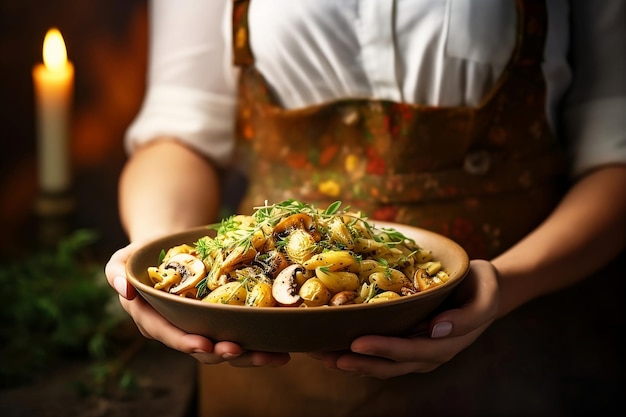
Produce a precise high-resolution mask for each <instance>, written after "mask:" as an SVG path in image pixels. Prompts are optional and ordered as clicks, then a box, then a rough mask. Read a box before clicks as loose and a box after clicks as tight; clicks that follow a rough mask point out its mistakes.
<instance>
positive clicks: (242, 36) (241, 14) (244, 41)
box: [232, 0, 254, 66]
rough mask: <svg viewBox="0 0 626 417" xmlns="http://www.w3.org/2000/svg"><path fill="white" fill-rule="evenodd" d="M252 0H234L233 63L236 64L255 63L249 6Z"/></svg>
mask: <svg viewBox="0 0 626 417" xmlns="http://www.w3.org/2000/svg"><path fill="white" fill-rule="evenodd" d="M249 7H250V0H234V2H233V14H232V16H233V21H232V30H233V34H232V36H233V63H234V64H235V65H236V66H247V65H252V64H253V63H254V56H253V55H252V49H250V30H249V29H248V8H249Z"/></svg>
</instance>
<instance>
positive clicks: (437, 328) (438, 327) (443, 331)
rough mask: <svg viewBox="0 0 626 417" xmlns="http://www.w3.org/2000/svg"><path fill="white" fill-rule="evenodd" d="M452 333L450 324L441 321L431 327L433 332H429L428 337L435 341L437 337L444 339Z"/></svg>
mask: <svg viewBox="0 0 626 417" xmlns="http://www.w3.org/2000/svg"><path fill="white" fill-rule="evenodd" d="M450 333H452V323H450V322H449V321H442V322H441V323H437V324H435V325H434V326H433V330H432V331H431V332H430V337H432V338H433V339H437V338H439V337H446V336H447V335H449V334H450Z"/></svg>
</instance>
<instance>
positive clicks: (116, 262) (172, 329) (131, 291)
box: [105, 242, 289, 367]
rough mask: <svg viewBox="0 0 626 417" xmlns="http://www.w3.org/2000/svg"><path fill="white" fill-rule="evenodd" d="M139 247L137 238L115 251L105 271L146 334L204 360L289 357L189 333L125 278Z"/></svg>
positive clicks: (278, 361) (251, 362)
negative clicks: (128, 264) (127, 262)
mask: <svg viewBox="0 0 626 417" xmlns="http://www.w3.org/2000/svg"><path fill="white" fill-rule="evenodd" d="M138 247H139V244H138V243H137V242H134V243H131V244H129V245H128V246H126V247H124V248H122V249H119V250H118V251H116V252H115V253H114V254H113V255H112V256H111V259H110V260H109V261H108V262H107V264H106V266H105V274H106V277H107V280H108V282H109V285H111V287H113V288H114V289H115V290H116V291H117V292H118V294H119V299H120V304H121V305H122V308H123V309H124V310H125V311H126V312H127V313H128V314H129V315H130V316H131V318H132V319H133V320H134V322H135V324H136V325H137V328H138V329H139V331H140V332H141V334H142V335H143V336H145V337H146V338H149V339H154V340H158V341H160V342H162V343H163V344H165V345H167V346H168V347H170V348H172V349H175V350H178V351H181V352H184V353H187V354H190V355H191V356H193V357H194V358H196V359H197V360H198V361H199V362H201V363H204V364H218V363H221V362H224V361H229V362H230V363H231V365H233V366H238V367H250V366H265V365H274V366H279V365H284V364H285V363H287V362H288V361H289V355H288V354H271V353H264V352H246V351H244V350H243V349H242V348H241V346H239V345H238V344H236V343H232V342H217V343H213V342H212V341H211V340H209V339H207V338H206V337H204V336H200V335H195V334H189V333H186V332H184V331H183V330H181V329H179V328H178V327H176V326H174V325H173V324H172V323H170V322H169V321H168V320H167V319H165V318H164V317H163V316H161V315H160V314H159V313H158V312H157V311H156V310H155V309H154V308H152V306H151V305H150V304H148V303H147V302H146V301H145V300H144V299H143V298H142V297H141V296H140V295H139V294H138V293H137V291H136V290H135V288H134V287H133V286H132V285H131V284H130V283H129V282H128V280H127V279H126V261H127V260H128V258H129V257H130V255H131V254H132V253H133V252H134V251H135V250H136V249H137V248H138Z"/></svg>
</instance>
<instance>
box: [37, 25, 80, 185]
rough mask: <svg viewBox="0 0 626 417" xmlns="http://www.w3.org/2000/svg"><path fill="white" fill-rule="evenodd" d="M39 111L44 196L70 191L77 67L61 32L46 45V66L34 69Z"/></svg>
mask: <svg viewBox="0 0 626 417" xmlns="http://www.w3.org/2000/svg"><path fill="white" fill-rule="evenodd" d="M33 82H34V86H35V100H36V110H37V149H38V155H37V156H38V160H37V165H38V169H39V172H38V175H39V187H40V190H41V192H43V193H49V194H57V193H63V192H66V191H68V190H69V188H70V182H71V179H70V177H71V175H70V160H69V122H70V107H71V104H72V95H73V89H74V66H73V65H72V63H71V62H69V61H68V59H67V50H66V49H65V42H64V41H63V37H62V36H61V32H59V31H58V30H57V29H55V28H52V29H50V30H49V31H48V32H47V33H46V37H45V39H44V41H43V64H37V65H35V67H34V68H33Z"/></svg>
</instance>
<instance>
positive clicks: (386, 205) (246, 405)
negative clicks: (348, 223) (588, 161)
mask: <svg viewBox="0 0 626 417" xmlns="http://www.w3.org/2000/svg"><path fill="white" fill-rule="evenodd" d="M517 3H518V15H519V19H518V20H519V23H518V37H517V42H516V46H515V49H514V52H513V54H512V56H511V59H510V62H509V63H508V65H507V67H506V69H505V70H504V72H503V74H502V75H501V77H500V79H499V80H498V82H497V83H496V84H495V86H494V87H493V89H492V91H491V92H490V93H489V94H488V95H487V96H486V97H484V99H483V100H482V101H481V103H480V104H479V105H478V106H477V107H431V106H422V105H414V104H407V103H398V102H392V101H386V100H370V99H345V100H338V101H333V102H330V103H324V104H321V105H315V106H310V107H307V108H302V109H296V110H288V109H284V108H282V107H281V105H280V103H279V101H278V100H277V99H276V98H275V97H274V96H273V94H272V90H271V87H270V86H269V85H268V84H267V83H266V82H265V80H264V79H263V76H262V75H261V74H260V73H259V72H258V71H257V70H256V69H255V67H254V56H253V53H252V51H251V49H250V45H249V36H253V35H254V34H249V32H248V25H247V11H248V6H249V1H246V0H235V1H234V9H233V44H234V57H235V64H236V65H238V66H240V67H241V74H240V84H239V100H238V118H237V137H238V155H237V159H238V161H240V162H241V165H242V166H244V167H246V169H247V174H248V175H247V177H248V188H247V190H246V193H245V195H244V197H243V200H242V202H241V204H240V206H239V212H240V213H250V212H252V211H253V208H254V207H256V206H260V205H263V204H264V203H265V202H266V201H267V202H269V203H270V204H271V203H273V202H279V201H282V200H284V199H288V198H295V199H298V200H302V201H305V202H308V203H312V204H316V205H318V206H319V207H321V208H325V207H326V206H328V205H329V204H331V203H332V202H334V201H337V200H341V201H342V202H343V204H344V206H345V205H349V206H350V207H351V208H352V209H353V210H360V211H362V212H363V213H364V214H365V215H366V216H367V217H368V218H370V219H373V220H384V221H392V222H397V223H404V224H410V225H414V226H417V227H422V228H426V229H429V230H433V231H435V232H439V233H441V234H444V235H446V236H448V237H450V238H451V239H453V240H455V241H457V242H458V243H460V244H461V245H462V246H463V247H464V248H465V249H466V250H467V252H468V254H469V255H470V258H487V259H489V258H492V257H494V256H496V255H497V254H499V253H501V252H502V251H504V250H506V249H507V248H508V247H510V246H511V245H513V244H514V243H515V242H517V241H518V240H520V239H521V238H522V237H523V236H524V235H525V234H527V233H528V232H530V231H531V230H532V229H534V228H535V227H536V226H537V225H538V224H539V223H540V222H541V221H542V220H543V219H544V218H545V217H546V216H547V215H548V214H549V213H550V212H551V210H552V209H553V208H554V206H555V204H556V203H557V202H558V200H559V198H560V197H561V195H562V191H563V174H564V168H565V166H564V163H563V158H562V155H561V152H560V149H559V144H558V143H557V142H556V140H555V138H554V136H553V134H552V133H551V130H550V128H549V125H548V122H547V120H546V116H545V104H544V103H545V98H546V85H545V81H544V78H543V74H542V70H541V58H542V56H543V50H544V43H545V36H546V29H547V28H546V25H547V16H546V9H545V4H543V2H540V1H532V0H528V1H522V0H520V1H518V2H517ZM512 320H518V321H517V322H515V323H514V325H511V323H508V324H507V320H506V319H504V320H501V321H499V322H498V323H495V324H494V325H493V326H492V328H490V329H489V330H488V331H487V332H486V333H485V334H484V335H483V336H482V337H481V338H480V339H479V340H478V341H477V342H476V343H474V345H472V346H470V347H469V348H468V349H466V350H465V351H463V352H461V354H459V355H458V356H457V357H456V358H454V360H452V361H450V362H449V363H447V364H445V365H443V366H441V367H440V368H439V369H437V370H435V371H433V372H430V373H428V374H412V375H406V376H403V377H399V378H393V379H390V380H385V381H382V380H378V379H374V378H360V377H355V376H352V375H347V374H344V373H341V372H338V371H331V370H327V369H324V368H323V367H322V365H321V364H320V363H319V362H318V361H316V360H313V359H310V358H309V357H308V356H307V355H306V354H292V360H291V362H290V363H289V364H288V365H287V366H283V367H279V368H245V369H244V368H234V367H231V366H230V365H228V364H221V365H218V366H215V365H211V366H200V371H199V412H200V415H201V416H247V417H251V416H260V417H265V416H288V417H298V416H316V417H319V416H324V417H330V416H351V417H355V416H380V415H393V416H405V415H419V414H421V415H429V416H432V415H488V414H492V413H501V412H504V413H505V414H506V413H509V414H511V413H512V412H513V413H514V414H525V415H528V414H529V412H530V411H528V410H536V409H540V410H541V412H542V414H546V413H549V414H560V413H562V412H563V410H562V409H561V408H560V407H562V405H561V402H560V401H559V399H558V398H555V396H554V391H553V390H554V389H555V388H554V387H555V386H557V385H558V383H559V381H557V380H556V379H555V378H557V376H555V375H552V374H549V375H552V376H547V375H545V372H544V371H545V369H549V367H550V365H551V364H553V363H554V361H553V357H552V356H551V355H546V353H545V346H542V347H539V348H538V347H537V346H536V344H535V343H534V341H535V340H537V338H538V337H541V336H537V335H535V336H532V333H533V332H534V331H536V329H535V328H534V327H533V324H534V323H535V321H533V320H534V319H533V318H532V317H531V318H530V319H528V318H526V317H522V318H521V319H515V318H513V319H512ZM528 320H530V321H528ZM529 335H531V336H530V337H528V336H529ZM538 349H539V350H538ZM542 349H544V350H542ZM552 353H554V352H552ZM485 356H489V359H488V360H485ZM511 358H516V360H517V361H514V362H512V363H510V360H511ZM531 358H532V359H531ZM537 358H539V360H537ZM520 360H521V362H519V361H520ZM520 363H521V364H522V369H519V368H517V366H519V364H520ZM520 371H521V372H520ZM503 378H506V382H505V381H504V379H503ZM529 380H532V381H533V383H534V384H535V385H536V388H537V387H538V388H541V387H542V386H543V388H541V389H538V393H535V392H533V394H532V397H531V398H526V397H525V395H523V391H520V390H523V389H526V387H527V385H528V381H529ZM537 384H538V385H537ZM545 387H550V389H544V388H545ZM511 393H513V394H511ZM520 397H521V398H524V401H519V398H520ZM512 404H514V405H512ZM525 410H526V411H525Z"/></svg>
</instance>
